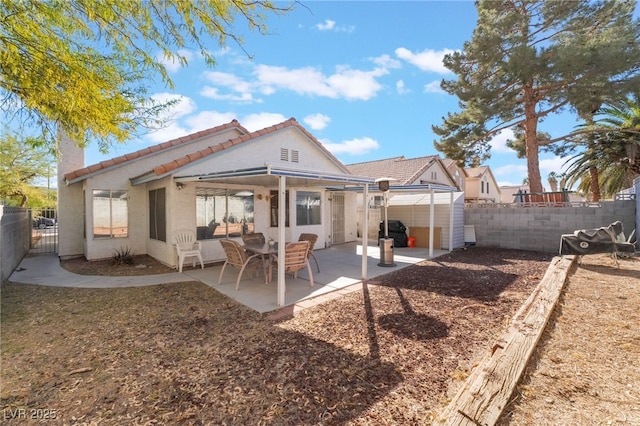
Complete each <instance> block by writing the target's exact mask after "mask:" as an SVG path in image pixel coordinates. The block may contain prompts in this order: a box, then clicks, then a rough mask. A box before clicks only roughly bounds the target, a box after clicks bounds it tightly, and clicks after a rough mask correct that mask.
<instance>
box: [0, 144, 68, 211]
mask: <svg viewBox="0 0 640 426" xmlns="http://www.w3.org/2000/svg"><path fill="white" fill-rule="evenodd" d="M52 164H55V156H54V155H53V154H52V153H51V151H50V150H49V149H48V148H47V147H46V146H45V141H44V139H42V138H28V139H27V140H21V139H20V138H19V137H18V136H16V135H15V134H13V133H10V132H7V133H6V134H5V135H3V136H2V137H1V139H0V199H2V200H5V203H6V204H7V205H17V206H20V207H43V208H44V207H55V204H56V200H55V197H51V194H50V191H49V190H44V189H43V188H40V187H38V181H39V180H46V179H50V178H51V177H52V176H53V175H54V173H55V168H52V167H51V165H52Z"/></svg>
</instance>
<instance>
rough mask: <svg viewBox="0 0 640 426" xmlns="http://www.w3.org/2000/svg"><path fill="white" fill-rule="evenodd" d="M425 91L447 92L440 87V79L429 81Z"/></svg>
mask: <svg viewBox="0 0 640 426" xmlns="http://www.w3.org/2000/svg"><path fill="white" fill-rule="evenodd" d="M424 92H425V93H446V92H445V91H444V90H442V88H441V87H440V80H434V81H432V82H431V83H427V84H425V85H424Z"/></svg>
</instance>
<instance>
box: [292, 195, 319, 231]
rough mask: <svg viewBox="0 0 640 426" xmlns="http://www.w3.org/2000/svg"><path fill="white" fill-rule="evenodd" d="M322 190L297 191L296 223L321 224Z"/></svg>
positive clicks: (300, 224)
mask: <svg viewBox="0 0 640 426" xmlns="http://www.w3.org/2000/svg"><path fill="white" fill-rule="evenodd" d="M320 200H321V198H320V192H309V191H298V192H297V193H296V225H299V226H302V225H320V223H322V222H321V217H322V209H321V203H320Z"/></svg>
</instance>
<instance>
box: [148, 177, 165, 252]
mask: <svg viewBox="0 0 640 426" xmlns="http://www.w3.org/2000/svg"><path fill="white" fill-rule="evenodd" d="M165 205H166V202H165V190H164V188H160V189H154V190H152V191H149V238H151V239H152V240H158V241H167V220H166V209H165Z"/></svg>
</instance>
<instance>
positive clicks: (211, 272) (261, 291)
mask: <svg viewBox="0 0 640 426" xmlns="http://www.w3.org/2000/svg"><path fill="white" fill-rule="evenodd" d="M445 253H447V251H446V250H434V251H433V256H434V257H437V256H441V255H443V254H445ZM314 254H315V255H316V257H317V259H318V263H319V265H320V272H318V271H317V269H316V265H315V262H314V261H313V259H312V260H311V262H310V264H311V267H312V273H313V281H314V286H313V287H310V285H309V284H310V282H309V277H308V273H307V271H306V270H303V271H300V272H299V273H298V278H295V279H294V278H293V277H292V276H291V275H287V277H286V293H285V306H287V307H290V310H295V308H296V307H298V308H300V309H302V308H304V307H308V306H310V305H312V304H316V303H318V298H320V300H325V299H327V298H330V297H332V296H336V295H340V294H344V293H345V292H350V291H354V290H358V289H361V287H359V286H356V287H354V286H353V285H354V284H358V283H361V282H362V260H361V254H362V244H361V243H347V244H340V245H335V246H332V247H329V248H326V249H320V250H315V251H314ZM428 258H429V249H428V248H417V247H416V248H408V247H402V248H397V247H396V248H394V259H393V260H394V263H395V264H396V266H395V267H383V266H378V263H379V262H380V248H379V247H378V246H377V245H376V244H375V243H374V244H373V245H370V246H369V247H368V250H367V279H373V278H375V277H377V276H380V275H384V274H387V273H389V272H393V271H394V270H397V269H399V268H404V267H407V266H409V265H413V264H415V263H418V262H421V261H423V260H425V259H428ZM221 269H222V265H216V266H211V267H207V268H205V269H204V270H202V269H197V268H196V269H189V270H185V271H183V274H186V275H189V276H190V277H192V278H194V279H197V280H198V281H201V282H203V283H205V284H207V285H209V286H211V287H213V288H215V289H216V290H218V291H219V292H221V293H223V294H225V295H227V296H229V297H230V298H232V299H235V300H237V301H238V302H240V303H242V304H243V305H246V306H248V307H249V308H251V309H253V310H255V311H258V312H261V313H263V312H270V311H274V310H277V309H279V308H282V306H278V305H277V303H276V301H277V298H276V288H277V283H276V279H277V277H276V275H277V274H276V271H275V269H274V273H273V281H272V282H271V283H270V284H265V282H264V277H263V276H262V275H260V276H258V277H257V278H250V277H249V276H248V275H243V277H242V280H241V281H240V287H239V288H238V290H236V289H235V282H236V278H237V276H238V270H237V269H234V268H232V267H227V268H226V269H225V271H224V276H223V279H222V282H221V283H220V284H219V285H218V277H219V275H220V270H221ZM312 300H313V301H312Z"/></svg>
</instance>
